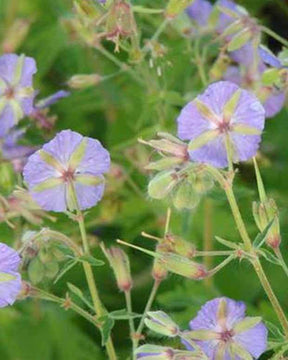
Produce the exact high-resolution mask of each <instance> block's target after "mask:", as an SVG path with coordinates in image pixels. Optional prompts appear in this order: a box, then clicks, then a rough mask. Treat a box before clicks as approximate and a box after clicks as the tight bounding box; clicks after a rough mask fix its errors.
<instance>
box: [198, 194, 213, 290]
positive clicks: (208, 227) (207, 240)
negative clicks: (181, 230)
mask: <svg viewBox="0 0 288 360" xmlns="http://www.w3.org/2000/svg"><path fill="white" fill-rule="evenodd" d="M212 211H213V205H212V200H211V199H209V198H206V199H205V201H204V236H203V238H204V239H203V240H204V247H203V250H204V251H202V254H203V255H204V264H205V266H206V268H207V269H211V268H212V266H213V259H212V257H211V256H213V255H211V253H212V252H213V251H212V250H213V237H212ZM199 253H200V252H198V254H199ZM214 253H216V251H215V252H214ZM204 283H205V285H206V286H207V287H208V288H211V287H213V278H212V277H211V278H207V279H205V281H204Z"/></svg>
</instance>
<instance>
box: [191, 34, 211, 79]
mask: <svg viewBox="0 0 288 360" xmlns="http://www.w3.org/2000/svg"><path fill="white" fill-rule="evenodd" d="M199 46H200V44H199V38H196V39H195V47H194V50H195V64H196V66H197V69H198V71H199V76H200V79H201V82H202V84H203V86H207V84H208V80H207V77H206V71H205V68H204V61H203V60H204V59H203V56H200V52H199Z"/></svg>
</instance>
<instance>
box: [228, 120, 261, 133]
mask: <svg viewBox="0 0 288 360" xmlns="http://www.w3.org/2000/svg"><path fill="white" fill-rule="evenodd" d="M232 131H235V132H236V133H239V134H242V135H260V134H261V132H262V131H261V130H260V129H256V128H255V127H253V126H249V125H246V124H241V123H237V124H234V125H233V126H232Z"/></svg>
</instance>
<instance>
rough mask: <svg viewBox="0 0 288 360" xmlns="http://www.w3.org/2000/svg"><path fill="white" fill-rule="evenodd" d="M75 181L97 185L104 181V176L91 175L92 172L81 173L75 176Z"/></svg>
mask: <svg viewBox="0 0 288 360" xmlns="http://www.w3.org/2000/svg"><path fill="white" fill-rule="evenodd" d="M75 181H76V182H78V183H80V184H82V185H90V186H97V185H100V184H101V183H103V182H104V179H103V177H100V176H95V175H90V174H81V175H76V176H75Z"/></svg>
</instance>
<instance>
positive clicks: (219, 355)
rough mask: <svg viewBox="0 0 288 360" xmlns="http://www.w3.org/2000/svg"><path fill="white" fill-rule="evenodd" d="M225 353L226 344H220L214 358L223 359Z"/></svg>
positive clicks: (216, 359)
mask: <svg viewBox="0 0 288 360" xmlns="http://www.w3.org/2000/svg"><path fill="white" fill-rule="evenodd" d="M225 353H226V344H220V345H219V346H218V348H217V350H216V352H215V356H214V359H215V360H223V359H225V357H224V356H225Z"/></svg>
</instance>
